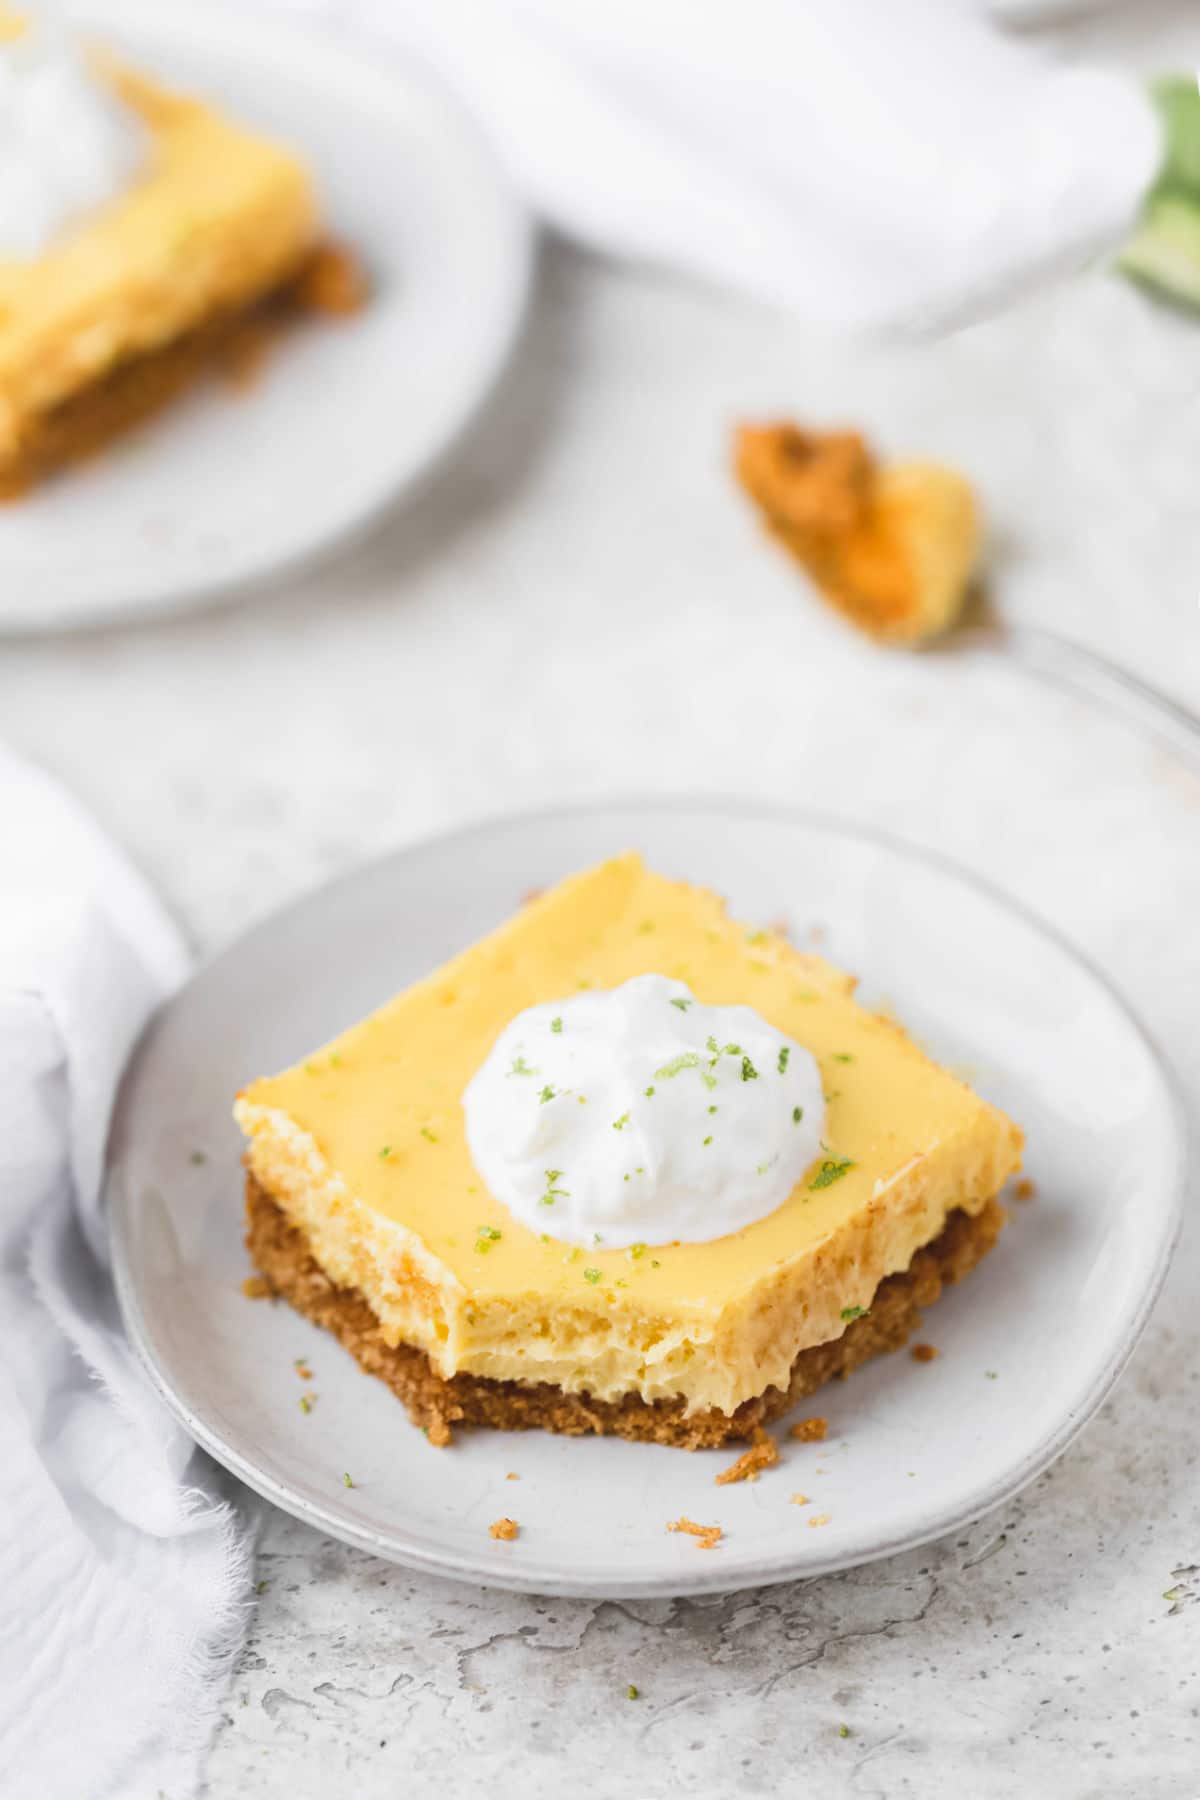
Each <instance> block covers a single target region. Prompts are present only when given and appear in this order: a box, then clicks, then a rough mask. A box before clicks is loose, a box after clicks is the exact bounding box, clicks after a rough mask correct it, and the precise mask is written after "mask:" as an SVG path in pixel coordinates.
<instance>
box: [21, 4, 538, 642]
mask: <svg viewBox="0 0 1200 1800" xmlns="http://www.w3.org/2000/svg"><path fill="white" fill-rule="evenodd" d="M70 12H71V15H72V18H73V19H77V20H78V22H79V24H80V26H81V28H82V29H84V30H97V31H100V32H103V30H104V29H105V27H106V26H109V27H112V28H121V27H126V28H132V29H134V30H136V29H137V27H138V24H139V22H144V23H145V24H146V25H147V26H148V27H149V28H152V29H154V30H156V31H159V32H161V31H162V30H163V29H164V26H165V28H166V29H167V30H168V31H171V32H173V33H175V34H176V35H177V36H179V37H180V38H181V39H183V40H185V41H186V38H187V36H188V35H189V34H190V35H191V37H192V39H193V40H195V39H196V38H197V37H199V38H201V39H203V40H206V41H209V42H211V41H212V40H213V39H214V38H216V39H219V40H221V41H222V42H223V43H224V44H225V45H226V46H234V47H238V46H243V47H245V49H246V50H247V52H248V53H250V54H254V55H256V56H257V57H258V59H259V60H260V61H261V62H263V63H264V64H266V65H267V66H268V67H269V65H270V63H271V62H278V61H279V60H280V59H281V58H286V57H287V56H288V55H289V53H290V54H291V56H292V57H293V58H298V59H299V60H304V59H305V58H306V57H307V56H310V55H311V54H313V53H319V54H320V55H321V56H323V57H325V58H328V59H331V60H336V61H337V62H338V63H340V64H341V65H342V66H343V67H344V68H346V69H347V70H350V71H358V72H361V73H365V74H369V75H370V77H371V79H372V81H373V82H376V81H377V80H378V78H379V73H380V69H381V68H382V69H383V70H385V71H386V73H387V76H388V78H390V79H393V80H395V82H396V83H397V84H399V85H400V86H401V87H407V88H409V89H410V90H411V89H419V90H420V91H421V92H422V93H423V94H424V95H425V97H426V98H429V99H433V100H434V101H436V103H437V105H438V107H439V109H440V111H441V112H442V113H443V115H444V116H445V117H446V118H447V120H448V121H450V122H451V123H452V124H453V127H454V129H455V130H456V132H457V134H458V136H459V137H460V138H461V139H462V140H463V141H464V142H471V143H473V145H474V147H475V148H476V150H477V151H478V152H479V153H480V162H481V165H482V163H483V162H484V161H487V162H489V163H490V164H491V170H490V174H491V182H492V189H493V195H492V197H493V200H494V201H495V203H496V204H497V205H498V206H499V207H501V208H503V209H504V210H505V211H506V212H507V214H508V235H509V252H508V267H507V280H508V285H507V287H506V288H505V289H504V290H503V291H499V290H498V291H497V294H496V304H495V307H494V309H493V314H494V324H493V327H492V332H491V338H492V342H491V356H490V359H489V361H488V362H487V364H486V365H484V366H483V367H481V369H480V371H479V374H478V379H477V383H476V387H475V390H474V393H473V394H472V395H471V396H470V397H469V398H466V399H465V400H464V401H463V403H462V404H461V405H460V406H459V407H458V408H457V410H454V411H452V412H450V413H447V415H446V417H445V419H444V421H443V424H442V428H441V430H440V432H439V434H438V435H437V436H433V437H431V439H430V443H429V448H428V450H427V452H426V454H425V456H424V460H423V461H422V464H421V466H420V467H419V468H418V469H417V470H415V471H414V472H412V473H410V474H403V473H401V474H397V476H396V477H395V478H394V479H393V480H392V481H391V482H390V483H380V484H379V485H378V486H377V488H376V489H375V490H374V491H372V492H369V493H365V494H364V495H363V496H362V498H361V500H360V503H359V505H358V506H357V507H356V508H355V509H354V510H353V511H350V512H347V514H346V515H345V516H344V518H342V519H341V520H340V521H339V522H338V523H337V524H336V525H334V526H333V527H332V528H326V529H322V530H320V531H314V532H312V533H311V534H310V535H309V536H308V537H307V538H304V539H302V540H301V541H298V542H297V543H296V544H295V545H294V547H293V548H292V549H290V550H287V551H282V552H276V553H274V554H272V555H268V556H265V557H263V558H262V559H261V560H260V561H259V562H258V563H256V564H253V565H251V566H249V567H247V568H245V569H242V570H237V571H214V572H213V574H212V575H203V574H198V575H197V576H196V577H195V578H194V579H182V580H177V581H174V582H173V583H171V584H170V585H166V586H158V587H156V586H154V585H152V584H149V583H147V584H144V587H143V589H142V590H141V591H138V592H136V593H134V594H131V595H127V596H121V597H116V596H110V597H106V598H104V599H102V600H98V601H96V602H95V603H89V604H88V605H86V606H80V605H78V604H77V603H76V602H74V601H72V600H67V601H65V602H56V600H55V598H54V595H53V593H51V594H50V596H49V598H48V599H47V598H46V597H45V595H43V594H41V593H39V594H38V596H37V598H35V599H32V600H31V601H30V602H29V603H28V604H27V605H26V606H24V607H19V606H13V605H11V604H10V605H6V607H5V609H4V610H3V611H0V638H3V637H12V638H22V637H38V636H43V635H52V634H54V635H57V634H59V633H63V632H81V631H91V630H102V629H105V628H107V627H110V626H113V625H123V624H130V623H137V622H138V621H140V620H144V619H145V620H148V619H159V618H169V617H172V616H175V615H177V614H180V613H187V612H191V611H194V610H196V609H198V608H200V607H205V606H213V605H217V604H232V603H235V602H236V601H239V600H241V599H244V598H245V597H247V596H248V595H252V594H254V593H256V592H257V591H258V590H260V589H262V588H264V587H267V586H269V585H272V584H274V583H277V582H281V581H285V580H286V579H287V578H288V577H290V576H294V575H297V574H299V573H300V572H301V571H305V572H307V571H308V570H310V569H312V568H315V567H319V566H321V565H322V564H324V563H326V562H328V561H330V560H332V559H333V558H335V557H337V556H338V555H340V554H342V553H343V552H345V551H346V550H348V549H351V548H353V547H354V546H355V545H356V544H358V543H360V542H361V541H362V540H363V539H365V538H367V537H368V536H369V535H370V533H371V532H372V531H373V529H374V528H375V527H376V526H377V525H378V524H379V523H380V522H381V521H382V520H383V519H384V518H385V517H386V516H387V515H388V514H390V513H391V512H392V511H393V509H395V508H396V507H397V506H399V505H400V504H401V503H403V502H406V501H409V500H414V499H416V498H418V497H419V496H420V495H421V494H422V493H423V492H424V491H425V490H426V488H427V487H428V486H429V485H430V484H431V483H432V482H433V481H434V480H435V479H436V477H437V476H438V474H439V473H440V472H441V471H442V470H443V469H444V468H445V466H446V464H447V463H448V462H449V461H450V459H451V457H452V456H453V454H454V452H455V450H456V449H457V448H458V446H459V445H460V444H461V443H462V442H463V440H464V438H465V437H466V436H467V435H468V434H469V432H470V431H471V429H472V427H473V426H474V425H475V424H476V422H477V421H478V419H479V418H480V416H481V415H482V413H483V411H484V409H485V407H486V406H487V404H488V401H489V400H490V399H491V397H492V395H493V393H494V392H495V390H496V387H497V386H498V384H499V381H500V378H501V376H502V375H503V373H504V371H505V369H506V368H507V366H508V364H509V362H510V360H511V358H512V355H513V352H514V350H515V349H516V346H517V344H518V342H519V341H520V338H521V335H522V333H523V331H524V328H525V325H526V323H527V320H528V317H529V312H530V307H531V302H532V296H533V287H534V271H535V268H536V262H537V247H538V241H539V235H540V233H539V228H538V225H537V223H536V221H535V219H534V218H533V215H532V214H531V213H530V211H529V209H528V207H527V206H526V204H525V202H524V201H523V199H522V198H521V197H520V195H519V194H518V192H517V189H516V187H515V185H514V184H513V182H512V180H511V179H510V178H509V176H508V175H507V173H506V172H505V171H504V170H503V167H502V165H501V163H500V160H499V157H498V155H497V154H496V152H495V149H494V146H493V145H492V143H491V140H490V138H489V137H488V134H487V132H486V130H485V129H484V127H483V126H482V125H481V124H480V122H479V120H478V119H477V118H476V117H475V116H474V115H473V114H472V113H471V112H470V111H469V110H468V108H467V107H466V106H465V105H464V103H463V102H462V100H461V99H460V98H459V97H458V96H457V94H455V92H454V91H453V89H452V88H451V87H450V86H449V84H448V83H447V82H446V81H444V80H443V79H442V77H441V76H440V75H438V74H437V72H436V71H435V70H434V69H433V68H432V67H431V66H430V65H429V64H428V63H425V62H423V61H422V60H421V59H420V58H419V57H417V56H416V55H414V54H413V53H412V52H411V51H407V50H402V49H401V48H399V47H398V46H396V45H394V44H391V43H389V42H388V41H387V40H386V39H382V38H381V37H379V36H368V35H365V34H364V33H363V32H362V31H361V30H357V31H346V32H338V31H336V30H334V29H333V28H332V27H331V26H330V25H329V24H327V23H322V21H321V20H320V19H317V18H313V17H305V18H303V19H301V18H297V17H296V16H295V15H286V14H271V13H266V14H264V13H257V14H255V13H247V12H244V11H240V10H238V9H236V8H235V7H233V6H231V5H230V4H228V0H216V3H214V4H205V5H203V6H201V5H197V4H196V3H195V0H175V4H174V5H172V6H170V7H159V6H156V5H155V3H154V0H79V3H78V4H76V5H72V6H71V7H70ZM85 473H86V472H85ZM49 523H50V522H49V521H48V524H49Z"/></svg>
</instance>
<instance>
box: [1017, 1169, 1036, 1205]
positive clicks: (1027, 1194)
mask: <svg viewBox="0 0 1200 1800" xmlns="http://www.w3.org/2000/svg"><path fill="white" fill-rule="evenodd" d="M1013 1193H1014V1194H1015V1195H1016V1196H1017V1199H1018V1200H1036V1198H1037V1183H1036V1182H1033V1181H1030V1179H1029V1177H1028V1175H1026V1176H1024V1177H1023V1178H1022V1179H1021V1180H1020V1181H1018V1183H1017V1185H1016V1187H1015V1188H1014V1189H1013Z"/></svg>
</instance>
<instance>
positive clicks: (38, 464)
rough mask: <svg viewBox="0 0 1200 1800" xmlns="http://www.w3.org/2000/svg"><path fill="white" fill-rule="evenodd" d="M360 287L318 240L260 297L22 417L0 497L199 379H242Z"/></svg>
mask: <svg viewBox="0 0 1200 1800" xmlns="http://www.w3.org/2000/svg"><path fill="white" fill-rule="evenodd" d="M366 294H367V284H366V279H365V276H364V274H363V271H362V269H361V267H360V265H359V264H358V262H357V261H356V259H355V258H354V257H353V255H352V254H351V253H350V252H348V251H347V250H344V249H342V248H341V247H339V246H338V245H335V244H331V243H324V244H320V245H318V246H317V247H316V248H315V249H314V250H311V251H309V252H308V253H307V255H306V256H305V258H304V260H303V262H302V263H301V264H300V265H299V266H298V267H297V268H295V269H293V270H292V271H291V273H290V274H289V275H288V276H287V278H286V279H285V280H284V281H282V282H281V283H280V284H279V285H278V286H277V287H275V288H273V289H272V290H271V292H270V293H269V294H266V295H264V296H261V297H260V298H259V299H257V300H255V301H253V302H252V303H251V304H250V305H249V306H242V307H238V308H237V309H236V310H235V311H233V312H228V313H224V314H221V315H219V316H216V317H214V318H212V319H209V320H206V321H205V323H204V324H203V325H199V326H197V327H196V329H195V330H194V331H190V332H188V333H186V334H185V335H184V336H183V337H179V338H175V339H174V340H173V341H172V342H171V343H169V344H164V345H163V347H162V348H161V349H159V350H153V351H149V352H147V353H146V354H144V355H141V356H134V357H131V358H130V359H129V360H128V361H126V362H120V363H117V364H116V365H115V366H114V367H113V368H112V369H110V370H109V371H108V373H107V374H106V375H105V376H104V378H103V379H102V380H100V381H96V382H93V383H92V384H91V385H90V386H88V387H85V388H82V389H81V390H80V391H79V393H77V394H72V395H71V396H70V398H69V399H67V400H64V401H63V402H62V403H61V404H60V405H58V406H56V407H54V408H53V409H52V410H51V411H49V412H47V413H43V414H42V415H41V416H40V417H39V418H37V419H34V420H31V421H30V423H29V424H28V425H27V427H26V428H25V430H24V432H23V434H22V439H21V446H20V450H19V452H18V454H17V455H16V456H15V457H13V458H10V459H9V461H7V462H6V463H4V464H3V465H0V502H3V501H6V500H17V499H19V498H20V497H21V496H22V495H23V494H26V493H28V492H29V490H30V488H32V487H36V486H37V485H38V483H39V482H42V481H45V480H46V479H47V478H48V477H49V476H51V475H54V474H57V473H58V472H59V471H60V470H62V469H65V468H67V467H68V466H69V465H71V464H72V463H77V462H83V461H85V460H86V459H87V458H88V457H91V456H95V455H97V454H98V453H99V452H100V451H102V450H104V449H106V448H107V446H108V445H109V444H111V443H112V442H113V440H114V439H115V438H119V437H123V436H124V435H125V434H126V433H127V432H130V431H132V430H134V429H135V428H136V427H137V426H139V425H142V424H145V423H146V422H147V421H148V420H150V419H152V418H155V417H157V415H158V414H159V413H161V412H163V411H165V409H166V408H167V407H169V406H170V405H171V404H172V403H173V402H174V401H175V400H176V399H177V398H178V397H179V396H180V395H181V394H183V393H185V392H186V391H187V389H189V388H191V387H195V386H196V385H197V384H198V383H199V382H201V381H203V380H205V379H209V378H212V377H214V376H215V377H216V378H218V379H223V380H224V381H226V382H227V383H229V384H230V385H232V386H234V387H244V386H246V385H248V384H249V383H250V382H251V381H253V379H254V378H255V376H256V375H258V373H259V372H260V370H261V368H262V366H263V363H264V362H265V360H266V358H267V356H268V355H269V353H270V351H271V350H272V348H273V347H274V345H275V343H276V342H277V340H278V339H279V338H280V336H282V335H283V334H284V333H285V332H287V331H289V330H291V329H292V328H294V327H295V325H296V324H298V323H299V322H300V321H301V320H303V319H304V318H308V317H312V316H313V315H314V314H318V315H324V316H326V317H329V316H340V315H343V314H346V313H351V312H356V311H357V310H358V309H359V307H361V306H362V305H363V303H364V301H365V299H366Z"/></svg>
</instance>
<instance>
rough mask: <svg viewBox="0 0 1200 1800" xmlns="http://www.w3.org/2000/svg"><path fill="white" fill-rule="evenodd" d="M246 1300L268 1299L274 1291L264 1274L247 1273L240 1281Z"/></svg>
mask: <svg viewBox="0 0 1200 1800" xmlns="http://www.w3.org/2000/svg"><path fill="white" fill-rule="evenodd" d="M242 1292H243V1294H245V1296H246V1298H247V1300H270V1299H271V1297H272V1295H273V1294H274V1292H275V1289H274V1288H273V1287H272V1286H271V1284H270V1282H269V1281H268V1280H267V1278H266V1276H265V1275H247V1277H246V1279H245V1281H243V1283H242Z"/></svg>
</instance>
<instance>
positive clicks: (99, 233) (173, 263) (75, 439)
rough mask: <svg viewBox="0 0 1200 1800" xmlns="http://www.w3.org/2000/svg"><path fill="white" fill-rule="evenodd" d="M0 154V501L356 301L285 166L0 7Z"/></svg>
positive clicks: (239, 135) (202, 110) (280, 155)
mask: <svg viewBox="0 0 1200 1800" xmlns="http://www.w3.org/2000/svg"><path fill="white" fill-rule="evenodd" d="M0 152H2V158H3V165H4V179H3V182H0V496H11V495H14V494H18V493H20V492H22V491H23V490H24V489H25V488H27V487H29V486H30V485H31V484H33V483H34V482H36V481H38V480H39V479H41V478H42V477H43V476H45V475H47V474H48V473H50V472H51V471H52V470H54V469H55V468H57V467H59V466H61V465H62V464H64V463H66V462H70V461H73V460H75V459H76V458H78V457H79V456H82V455H84V454H87V453H89V452H90V451H92V450H94V449H96V448H98V447H99V446H100V445H102V444H104V443H106V442H107V441H108V440H109V439H110V438H111V437H113V436H114V435H116V433H117V432H118V431H120V430H124V429H126V428H127V427H128V426H129V425H131V424H133V423H135V422H136V421H138V420H140V419H142V418H144V417H146V416H148V415H149V414H150V413H152V412H154V411H157V410H158V409H159V407H160V406H162V405H163V404H164V403H165V402H166V401H167V400H169V399H171V398H172V397H173V396H174V394H175V393H176V392H178V391H179V390H180V389H181V388H183V387H185V386H186V385H188V384H189V383H190V382H191V381H193V380H194V379H195V377H196V376H197V375H199V374H202V373H204V372H205V371H207V370H208V369H211V368H212V367H213V366H214V363H217V362H218V361H219V360H220V359H221V358H222V357H225V358H226V359H227V361H232V362H236V363H237V364H238V365H239V366H241V365H243V364H244V363H245V362H246V361H247V360H248V346H249V337H248V330H249V327H250V326H251V325H253V326H256V327H258V328H259V330H258V341H261V337H262V328H263V327H264V326H265V324H266V323H267V322H268V312H269V313H270V323H272V324H273V325H274V324H277V323H279V322H280V320H281V317H282V314H283V313H285V312H286V313H288V314H292V313H294V312H296V311H299V310H304V309H306V308H309V307H315V308H316V309H317V310H323V311H345V310H350V308H351V307H352V306H353V304H355V303H357V300H358V299H359V298H360V297H361V282H360V281H359V278H358V277H357V274H356V272H355V271H354V269H353V266H352V264H351V263H350V262H349V261H348V259H347V258H346V257H345V256H344V253H341V252H335V251H332V250H331V249H330V248H328V247H327V246H324V247H323V246H322V242H321V220H320V215H319V209H318V205H317V200H316V197H315V194H314V192H313V186H312V182H311V180H310V177H309V174H308V171H307V170H306V169H305V167H304V165H303V164H302V163H301V162H300V161H299V160H298V159H297V158H296V157H295V156H293V155H292V154H291V152H290V151H288V150H286V149H285V148H283V147H282V146H281V145H279V144H276V143H274V142H272V141H271V140H270V139H268V138H265V137H261V136H259V135H258V133H256V132H253V131H248V130H245V129H243V128H242V127H241V126H239V125H236V124H235V123H233V122H232V121H231V120H229V119H226V118H225V117H223V115H222V114H221V113H219V112H217V111H216V110H214V109H213V108H211V107H209V106H206V105H204V104H203V103H201V102H200V101H198V100H193V99H189V98H185V97H184V96H182V95H179V94H175V93H170V92H168V91H166V90H165V89H163V88H161V87H159V86H158V85H157V84H156V83H154V82H153V81H150V80H148V79H146V78H145V77H144V76H142V75H140V74H137V73H135V72H133V71H130V70H128V69H125V68H123V67H121V66H119V65H117V64H115V63H113V62H111V61H109V60H108V59H106V58H101V57H99V56H95V57H89V56H88V55H86V54H85V53H84V52H83V51H82V50H81V49H80V48H79V47H78V46H77V45H76V44H75V42H74V41H73V40H72V39H70V38H69V37H67V36H66V35H65V34H64V33H63V32H61V31H60V30H58V29H57V28H55V26H54V25H53V24H52V23H50V22H47V23H44V24H41V25H38V26H32V25H31V26H29V27H28V28H27V27H26V26H25V24H24V23H23V21H22V20H21V19H20V18H19V17H17V16H15V15H13V14H12V13H9V12H8V11H6V9H5V8H4V7H3V6H2V5H0Z"/></svg>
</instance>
